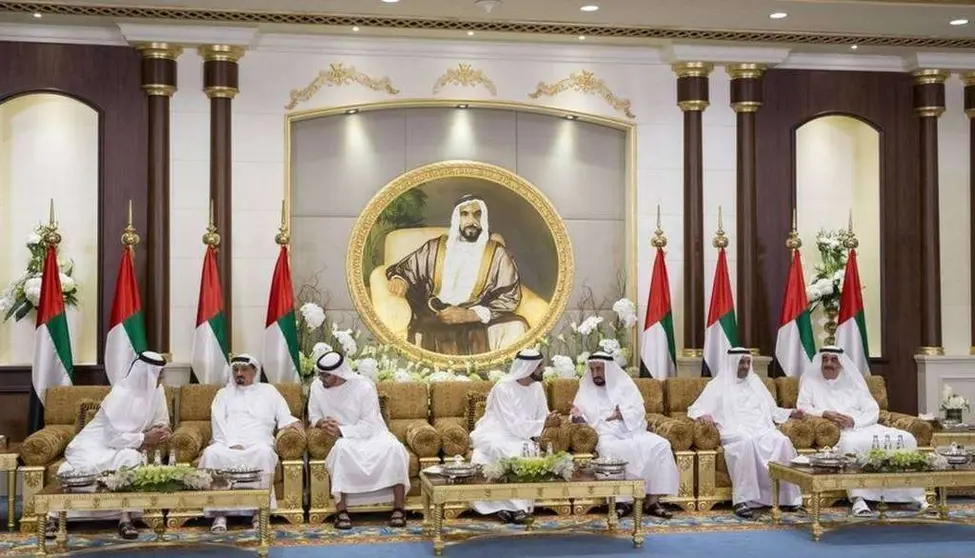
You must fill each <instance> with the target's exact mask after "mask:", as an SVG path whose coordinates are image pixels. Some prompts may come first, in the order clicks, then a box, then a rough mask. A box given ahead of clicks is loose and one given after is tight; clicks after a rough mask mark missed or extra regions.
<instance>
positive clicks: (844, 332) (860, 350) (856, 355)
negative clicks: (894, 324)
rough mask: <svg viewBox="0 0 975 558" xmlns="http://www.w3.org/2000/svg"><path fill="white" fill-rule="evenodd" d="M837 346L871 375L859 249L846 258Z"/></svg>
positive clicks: (862, 371)
mask: <svg viewBox="0 0 975 558" xmlns="http://www.w3.org/2000/svg"><path fill="white" fill-rule="evenodd" d="M836 346H838V347H840V348H841V349H843V352H844V353H845V354H846V356H848V357H850V360H852V361H853V364H855V365H856V367H857V370H859V371H860V373H861V374H863V375H864V376H869V375H870V364H869V363H868V362H867V355H869V354H870V350H869V348H868V347H869V346H870V345H869V344H868V343H867V323H866V321H865V320H864V317H863V289H862V288H861V287H860V271H859V270H858V269H857V251H856V250H850V257H849V258H848V259H847V260H846V273H845V274H844V276H843V291H842V293H841V294H840V313H839V325H838V326H837V327H836Z"/></svg>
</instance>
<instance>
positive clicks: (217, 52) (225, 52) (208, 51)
mask: <svg viewBox="0 0 975 558" xmlns="http://www.w3.org/2000/svg"><path fill="white" fill-rule="evenodd" d="M199 52H200V57H201V58H203V61H204V62H233V63H234V64H236V63H237V62H238V61H239V60H240V59H241V58H243V57H244V49H243V48H242V47H239V46H233V45H204V46H201V47H200V48H199Z"/></svg>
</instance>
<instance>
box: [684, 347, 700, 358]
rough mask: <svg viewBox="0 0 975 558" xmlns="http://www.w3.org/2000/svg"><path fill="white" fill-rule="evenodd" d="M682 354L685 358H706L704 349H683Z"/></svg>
mask: <svg viewBox="0 0 975 558" xmlns="http://www.w3.org/2000/svg"><path fill="white" fill-rule="evenodd" d="M680 356H682V357H684V358H704V349H688V348H685V349H681V350H680Z"/></svg>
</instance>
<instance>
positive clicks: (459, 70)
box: [433, 63, 498, 97]
mask: <svg viewBox="0 0 975 558" xmlns="http://www.w3.org/2000/svg"><path fill="white" fill-rule="evenodd" d="M446 85H459V86H461V87H476V86H478V85H483V86H484V88H485V89H487V90H488V91H490V92H491V96H493V97H497V96H498V88H497V87H495V86H494V82H493V81H491V78H489V77H487V76H486V75H484V72H483V71H481V70H475V69H474V68H473V67H472V66H471V65H470V64H463V63H461V64H457V67H456V68H450V69H449V70H447V71H446V72H444V73H443V75H441V76H440V77H439V78H437V82H436V83H435V84H433V94H434V95H436V94H437V93H440V91H441V90H442V89H443V88H444V86H446Z"/></svg>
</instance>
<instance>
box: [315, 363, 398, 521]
mask: <svg viewBox="0 0 975 558" xmlns="http://www.w3.org/2000/svg"><path fill="white" fill-rule="evenodd" d="M315 368H316V369H317V370H318V380H316V381H315V382H313V383H312V385H311V393H309V394H308V422H309V423H311V425H312V426H313V427H314V428H322V429H324V430H325V432H327V433H328V434H329V435H331V436H334V437H336V438H337V440H336V441H335V445H334V446H332V450H331V451H329V452H328V455H327V456H326V457H325V467H326V468H327V469H328V476H329V478H331V480H332V496H333V497H334V498H335V501H336V502H337V504H336V505H335V508H336V510H337V511H338V513H337V514H336V516H335V522H334V525H335V528H336V529H351V528H352V519H351V518H350V517H349V513H348V506H359V505H368V504H381V503H385V502H389V501H390V500H392V501H393V513H392V515H391V516H390V519H389V526H390V527H405V526H406V512H405V511H404V509H403V504H404V499H405V498H406V493H407V492H408V491H409V490H410V457H409V454H408V453H407V451H406V448H405V447H404V446H403V444H402V443H400V441H399V440H397V439H396V436H394V435H393V434H392V432H390V431H389V429H388V428H386V423H385V422H384V421H383V416H382V413H381V412H380V409H379V394H378V393H376V386H374V385H373V383H372V381H371V380H369V379H368V378H366V377H364V376H360V375H359V374H356V373H355V372H353V371H352V368H351V367H350V366H349V363H348V361H346V360H345V357H344V356H342V355H341V354H339V353H337V352H334V351H332V352H328V353H325V354H324V355H322V356H321V357H320V358H319V359H318V362H317V363H316V364H315Z"/></svg>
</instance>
